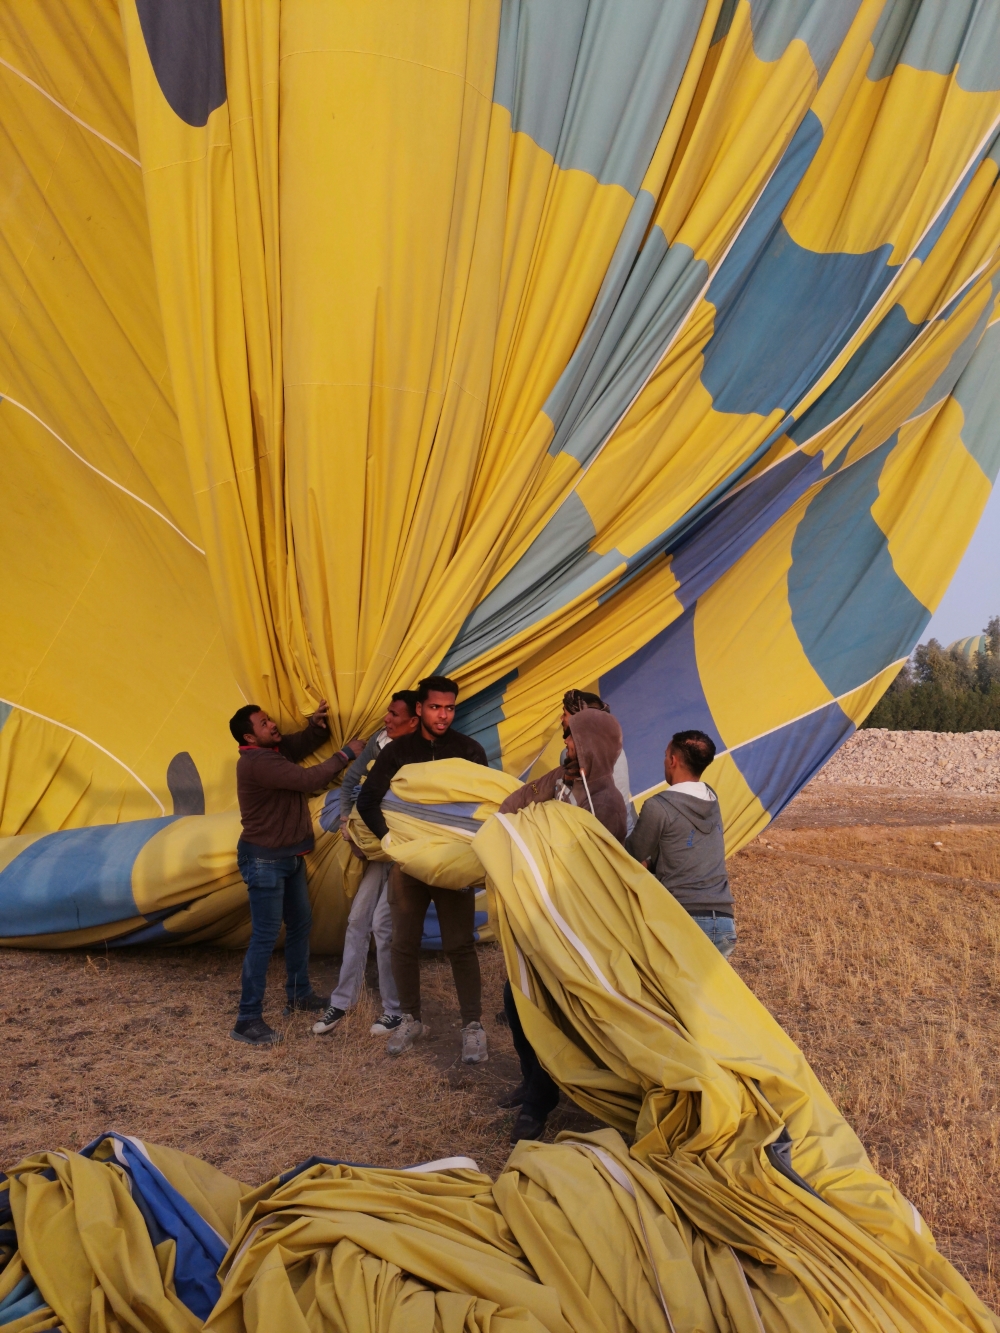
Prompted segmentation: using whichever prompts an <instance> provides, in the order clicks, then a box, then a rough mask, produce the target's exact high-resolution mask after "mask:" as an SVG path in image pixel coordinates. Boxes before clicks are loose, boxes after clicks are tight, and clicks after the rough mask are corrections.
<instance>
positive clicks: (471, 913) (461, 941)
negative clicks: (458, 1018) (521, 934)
mask: <svg viewBox="0 0 1000 1333" xmlns="http://www.w3.org/2000/svg"><path fill="white" fill-rule="evenodd" d="M432 899H433V902H434V906H435V907H436V908H437V914H438V922H439V924H440V926H441V945H442V947H443V949H444V951H445V953H446V954H447V955H448V961H449V962H450V963H451V972H452V976H453V977H454V978H455V989H456V991H458V1007H459V1008H460V1009H461V1011H462V1026H463V1027H465V1025H466V1024H467V1023H478V1022H479V1020H480V1018H481V1017H482V1013H483V985H482V979H481V978H480V975H479V957H478V955H477V954H476V939H475V934H474V931H475V926H476V891H475V889H435V888H433V887H432V886H431V885H430V884H424V883H422V882H421V881H420V880H419V879H414V878H413V876H412V875H406V874H404V873H403V871H402V870H400V868H399V867H398V866H393V867H392V869H391V870H390V871H389V911H390V912H391V913H392V976H393V980H394V981H395V983H396V990H397V991H398V993H399V1008H400V1011H401V1012H402V1013H404V1014H412V1015H413V1017H414V1018H419V1017H420V938H421V936H422V935H423V933H424V917H425V916H426V915H427V908H428V906H429V904H430V902H431V900H432Z"/></svg>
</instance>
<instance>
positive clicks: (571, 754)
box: [563, 731, 576, 761]
mask: <svg viewBox="0 0 1000 1333" xmlns="http://www.w3.org/2000/svg"><path fill="white" fill-rule="evenodd" d="M563 739H564V740H565V741H566V758H567V759H570V760H574V761H575V759H576V741H575V740H574V739H573V733H572V732H571V731H567V732H566V735H565V737H564V738H563Z"/></svg>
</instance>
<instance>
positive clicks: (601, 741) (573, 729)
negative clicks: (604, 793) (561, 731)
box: [568, 708, 622, 791]
mask: <svg viewBox="0 0 1000 1333" xmlns="http://www.w3.org/2000/svg"><path fill="white" fill-rule="evenodd" d="M568 726H569V730H570V734H571V735H572V737H573V742H574V744H575V745H576V759H577V763H578V764H579V766H580V769H581V771H582V772H583V773H585V774H586V776H587V784H588V786H589V787H590V789H591V790H592V791H593V790H594V789H596V788H601V787H605V786H606V785H607V784H608V783H609V782H610V783H613V782H614V776H613V774H614V767H615V763H616V762H617V759H618V756H619V755H620V754H621V752H622V729H621V727H620V726H619V725H618V722H617V720H616V719H615V718H613V717H612V716H611V714H610V713H602V712H600V711H599V710H598V709H596V708H584V709H582V710H581V711H580V712H579V713H573V714H572V715H571V717H570V719H569V723H568Z"/></svg>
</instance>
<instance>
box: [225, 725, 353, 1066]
mask: <svg viewBox="0 0 1000 1333" xmlns="http://www.w3.org/2000/svg"><path fill="white" fill-rule="evenodd" d="M326 715H327V705H326V700H325V699H324V700H323V701H322V702H321V703H320V706H319V708H318V709H317V710H316V712H315V713H313V715H312V717H310V718H309V725H308V726H307V727H306V728H305V730H304V731H298V732H295V733H294V734H293V735H291V736H282V734H281V732H280V730H279V729H278V724H277V723H276V722H275V721H274V720H273V719H272V718H270V717H268V715H267V713H265V712H264V710H263V709H262V708H260V707H258V706H257V704H247V705H246V706H245V707H244V708H241V709H239V711H238V712H237V713H235V714H234V716H233V717H232V718H231V719H230V722H229V730H230V731H231V732H232V734H233V739H234V740H235V741H236V743H237V744H238V745H239V747H240V757H239V759H238V760H237V763H236V794H237V797H238V799H239V803H240V816H241V818H242V821H243V835H242V837H241V838H240V840H239V842H238V843H237V845H236V856H237V861H238V864H239V867H240V874H241V875H242V876H243V881H244V883H245V884H246V886H247V893H248V895H249V897H250V921H251V925H252V931H251V935H250V944H249V946H248V947H247V951H246V956H245V958H244V959H243V986H242V993H241V996H240V1009H239V1014H238V1016H237V1019H236V1025H235V1027H234V1028H233V1030H232V1032H231V1033H230V1036H231V1037H233V1038H234V1039H235V1040H236V1041H243V1042H246V1043H247V1045H249V1046H272V1045H274V1044H275V1043H276V1042H279V1041H280V1040H281V1035H280V1034H279V1033H277V1032H275V1030H274V1029H273V1028H272V1027H269V1026H268V1024H267V1023H265V1022H264V1017H263V1009H264V989H265V987H266V985H267V969H268V965H269V963H270V961H271V954H272V953H273V952H274V946H275V944H276V943H277V940H278V933H279V932H280V930H281V922H282V918H283V919H284V922H285V969H286V973H287V981H286V987H285V993H286V995H287V996H288V1004H287V1006H286V1008H285V1013H286V1014H290V1013H292V1012H293V1011H294V1010H296V1009H308V1010H317V1011H318V1010H321V1009H324V1008H325V1007H326V1001H325V1000H324V999H323V998H322V996H320V995H316V994H315V992H314V991H313V989H312V986H311V985H310V982H309V930H310V928H311V926H312V909H311V908H310V906H309V891H308V889H307V887H306V869H305V860H304V859H303V858H304V857H305V854H306V852H311V851H312V849H313V831H312V820H311V819H310V817H309V806H308V804H307V801H306V796H307V795H308V794H309V793H311V792H316V791H320V790H321V789H322V788H323V787H326V786H328V785H329V784H330V782H331V781H332V780H333V778H334V777H335V776H336V775H337V774H338V773H339V772H340V771H341V769H342V768H346V767H347V765H348V764H349V763H350V762H351V760H352V759H354V758H355V757H356V756H357V755H359V754H360V753H361V750H362V747H363V744H364V743H363V742H362V741H359V740H353V741H350V742H348V744H347V745H345V746H344V748H343V749H342V750H338V751H337V753H336V754H335V755H333V756H332V758H330V759H327V760H325V761H324V762H323V763H322V764H315V765H314V766H313V767H312V768H300V767H299V762H298V761H300V760H302V759H305V758H306V757H307V756H308V755H311V754H312V753H313V751H315V750H318V749H319V747H320V746H321V745H323V744H324V742H325V741H327V740H328V739H329V730H328V727H327V717H326Z"/></svg>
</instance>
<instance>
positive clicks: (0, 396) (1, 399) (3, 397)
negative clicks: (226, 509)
mask: <svg viewBox="0 0 1000 1333" xmlns="http://www.w3.org/2000/svg"><path fill="white" fill-rule="evenodd" d="M0 403H10V405H11V407H19V408H20V409H21V411H22V412H25V413H27V415H28V416H29V417H32V418H33V419H34V420H35V421H37V422H38V424H39V425H40V426H41V427H42V428H43V429H44V430H47V431H48V432H49V434H50V435H51V436H52V438H53V439H54V440H58V441H59V443H60V444H61V445H62V447H63V448H64V449H68V450H69V452H70V453H71V454H72V455H73V457H74V458H76V459H79V461H80V462H81V463H82V464H83V466H84V467H89V468H90V470H91V472H96V473H97V475H98V476H99V477H100V478H101V479H102V481H106V482H109V483H110V484H111V485H112V486H114V487H115V488H116V490H119V491H121V492H122V494H123V495H127V496H128V497H129V498H130V499H131V500H135V502H136V503H137V504H141V505H142V506H143V507H144V508H145V509H148V510H149V512H150V513H151V514H155V515H156V517H157V518H158V519H161V520H162V521H163V522H164V523H166V525H167V527H168V528H173V530H174V532H176V533H177V535H178V537H183V539H184V540H185V541H186V542H187V544H188V546H190V547H191V548H192V549H193V550H195V551H197V552H198V554H199V555H204V554H205V552H204V550H203V549H202V548H201V547H200V546H197V545H196V544H195V543H194V542H193V541H192V540H191V538H190V537H189V536H188V535H187V533H185V532H182V531H181V529H180V528H179V527H178V526H177V524H176V523H174V522H173V520H172V519H169V518H167V516H166V514H161V513H160V511H159V510H158V509H157V508H156V507H155V506H154V505H151V504H150V503H149V501H148V500H144V499H143V498H142V496H141V495H136V493H135V492H134V491H130V490H129V489H128V487H127V486H123V485H122V484H121V482H120V481H115V479H114V477H109V476H108V474H107V473H106V472H102V471H101V469H100V468H99V467H95V466H94V464H93V463H90V462H88V460H87V459H86V458H84V456H83V454H78V453H77V451H76V450H75V449H74V448H73V446H72V445H71V444H67V443H66V441H65V440H64V439H63V437H62V436H61V435H57V434H56V432H55V431H54V430H53V429H52V427H51V426H50V425H48V424H47V423H46V422H44V421H43V420H42V418H41V417H40V416H38V414H37V413H36V412H32V410H31V408H30V407H25V405H24V404H23V403H19V402H18V401H17V399H16V398H11V396H10V395H9V394H6V393H0Z"/></svg>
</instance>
